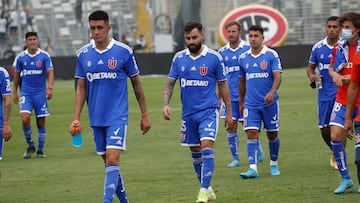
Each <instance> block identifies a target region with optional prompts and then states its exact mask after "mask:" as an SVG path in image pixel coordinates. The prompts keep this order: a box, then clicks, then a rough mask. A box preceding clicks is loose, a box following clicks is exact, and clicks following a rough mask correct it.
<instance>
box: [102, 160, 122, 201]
mask: <svg viewBox="0 0 360 203" xmlns="http://www.w3.org/2000/svg"><path fill="white" fill-rule="evenodd" d="M105 171H106V173H105V183H104V203H112V202H113V199H114V195H115V191H116V189H117V186H118V183H119V174H120V168H119V165H116V164H114V165H106V166H105Z"/></svg>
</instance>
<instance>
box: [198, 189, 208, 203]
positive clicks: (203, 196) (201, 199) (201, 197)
mask: <svg viewBox="0 0 360 203" xmlns="http://www.w3.org/2000/svg"><path fill="white" fill-rule="evenodd" d="M208 200H209V196H208V191H207V190H201V189H200V191H199V194H198V196H197V200H196V202H197V203H207V202H208Z"/></svg>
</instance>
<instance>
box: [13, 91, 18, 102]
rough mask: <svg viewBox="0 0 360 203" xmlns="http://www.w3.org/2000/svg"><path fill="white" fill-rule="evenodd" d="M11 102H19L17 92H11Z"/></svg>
mask: <svg viewBox="0 0 360 203" xmlns="http://www.w3.org/2000/svg"><path fill="white" fill-rule="evenodd" d="M13 102H14V104H18V103H19V95H18V94H17V93H14V94H13Z"/></svg>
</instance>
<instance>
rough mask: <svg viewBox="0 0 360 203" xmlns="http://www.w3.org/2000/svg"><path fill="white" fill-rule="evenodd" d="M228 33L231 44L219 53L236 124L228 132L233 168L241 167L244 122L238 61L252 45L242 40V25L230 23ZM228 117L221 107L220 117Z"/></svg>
mask: <svg viewBox="0 0 360 203" xmlns="http://www.w3.org/2000/svg"><path fill="white" fill-rule="evenodd" d="M225 29H226V33H227V37H228V40H229V42H228V43H227V44H226V45H225V46H224V47H222V48H221V49H219V53H220V54H221V56H222V57H223V59H224V64H225V68H226V72H227V74H226V77H227V83H228V85H229V90H230V100H231V109H232V119H233V120H234V121H235V122H234V125H235V127H234V131H231V132H230V131H228V132H227V138H228V144H229V147H230V153H231V155H232V161H231V163H230V164H229V165H227V167H229V168H233V167H237V166H239V165H240V158H239V150H238V146H239V138H238V133H237V128H238V124H237V122H242V121H243V116H242V112H240V109H239V71H240V68H239V64H238V59H239V57H240V55H241V54H242V53H243V52H245V51H247V50H249V49H250V45H248V44H246V43H245V42H244V41H243V40H241V39H240V36H241V25H240V23H239V22H237V21H230V22H229V23H227V24H226V25H225ZM218 96H219V102H220V103H223V102H222V97H221V94H219V95H218ZM225 115H226V108H225V107H224V105H221V106H220V117H221V118H224V117H225ZM263 160H264V152H263V150H262V148H261V146H260V143H259V153H258V161H263Z"/></svg>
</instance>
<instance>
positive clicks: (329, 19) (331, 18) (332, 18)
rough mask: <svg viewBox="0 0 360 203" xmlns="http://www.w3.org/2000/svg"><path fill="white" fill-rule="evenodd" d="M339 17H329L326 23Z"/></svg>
mask: <svg viewBox="0 0 360 203" xmlns="http://www.w3.org/2000/svg"><path fill="white" fill-rule="evenodd" d="M338 19H339V16H330V17H329V18H328V19H327V21H326V22H329V21H335V20H338Z"/></svg>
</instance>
